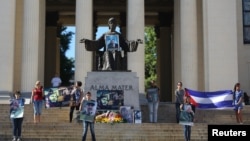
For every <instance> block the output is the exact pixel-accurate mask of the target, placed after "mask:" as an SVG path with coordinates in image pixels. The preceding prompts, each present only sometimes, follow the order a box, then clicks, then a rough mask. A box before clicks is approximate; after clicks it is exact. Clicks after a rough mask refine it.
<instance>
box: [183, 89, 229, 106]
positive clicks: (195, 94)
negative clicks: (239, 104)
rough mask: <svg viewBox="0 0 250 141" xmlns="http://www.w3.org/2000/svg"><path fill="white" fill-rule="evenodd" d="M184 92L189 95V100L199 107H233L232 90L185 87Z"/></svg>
mask: <svg viewBox="0 0 250 141" xmlns="http://www.w3.org/2000/svg"><path fill="white" fill-rule="evenodd" d="M185 94H186V95H189V96H190V97H191V100H190V102H191V103H192V104H194V105H195V106H196V108H199V109H204V110H207V109H233V104H232V103H233V92H232V90H221V91H214V92H200V91H195V90H190V89H187V88H185Z"/></svg>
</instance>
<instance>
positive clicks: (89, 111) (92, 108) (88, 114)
mask: <svg viewBox="0 0 250 141" xmlns="http://www.w3.org/2000/svg"><path fill="white" fill-rule="evenodd" d="M96 107H97V102H95V101H85V100H84V101H83V109H82V111H81V114H80V120H84V121H90V122H93V121H94V119H95V114H96Z"/></svg>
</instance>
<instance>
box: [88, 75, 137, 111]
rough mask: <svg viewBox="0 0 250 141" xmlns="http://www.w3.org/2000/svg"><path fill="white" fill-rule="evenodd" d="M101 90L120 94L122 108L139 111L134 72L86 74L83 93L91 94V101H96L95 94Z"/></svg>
mask: <svg viewBox="0 0 250 141" xmlns="http://www.w3.org/2000/svg"><path fill="white" fill-rule="evenodd" d="M102 90H103V91H105V90H106V91H110V92H112V91H119V92H122V93H123V98H124V101H123V103H124V106H132V107H133V108H134V109H135V110H140V106H139V78H138V77H137V76H136V73H135V72H115V71H107V72H106V71H96V72H88V73H87V77H86V78H85V86H84V91H85V93H86V92H88V91H89V92H91V93H92V99H94V100H97V92H100V91H102ZM98 95H99V94H98Z"/></svg>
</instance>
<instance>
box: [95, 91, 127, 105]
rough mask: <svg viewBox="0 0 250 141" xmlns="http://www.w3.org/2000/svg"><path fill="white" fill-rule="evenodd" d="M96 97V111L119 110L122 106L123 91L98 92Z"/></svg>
mask: <svg viewBox="0 0 250 141" xmlns="http://www.w3.org/2000/svg"><path fill="white" fill-rule="evenodd" d="M96 97H97V109H98V110H119V107H120V106H123V104H124V93H123V90H98V91H97V95H96Z"/></svg>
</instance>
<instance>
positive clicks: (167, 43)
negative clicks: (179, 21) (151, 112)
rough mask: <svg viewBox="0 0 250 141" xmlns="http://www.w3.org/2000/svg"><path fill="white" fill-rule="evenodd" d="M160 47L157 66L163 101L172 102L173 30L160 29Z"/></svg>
mask: <svg viewBox="0 0 250 141" xmlns="http://www.w3.org/2000/svg"><path fill="white" fill-rule="evenodd" d="M159 42H160V45H159V46H158V48H157V64H158V65H159V67H160V69H159V71H158V72H157V73H159V75H160V77H158V81H159V84H160V85H159V87H160V94H161V101H163V102H170V101H172V92H171V90H172V87H171V84H172V69H171V68H172V58H171V53H172V52H171V50H172V47H171V28H170V27H160V40H159Z"/></svg>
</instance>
